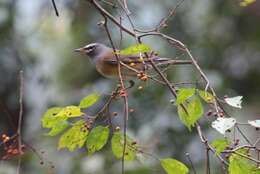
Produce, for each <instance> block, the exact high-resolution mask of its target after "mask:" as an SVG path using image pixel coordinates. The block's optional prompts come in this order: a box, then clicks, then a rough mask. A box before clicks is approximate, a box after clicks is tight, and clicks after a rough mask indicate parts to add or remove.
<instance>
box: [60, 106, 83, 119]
mask: <svg viewBox="0 0 260 174" xmlns="http://www.w3.org/2000/svg"><path fill="white" fill-rule="evenodd" d="M82 115H84V112H81V110H80V108H79V107H78V106H66V107H65V108H63V109H62V110H61V111H60V112H59V113H58V114H57V115H56V117H64V116H65V117H68V118H70V117H80V116H82Z"/></svg>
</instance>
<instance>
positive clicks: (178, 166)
mask: <svg viewBox="0 0 260 174" xmlns="http://www.w3.org/2000/svg"><path fill="white" fill-rule="evenodd" d="M160 162H161V165H162V167H163V169H164V170H165V171H166V172H167V174H187V173H188V172H189V169H188V168H187V167H186V165H184V164H183V163H182V162H180V161H178V160H176V159H172V158H166V159H161V160H160Z"/></svg>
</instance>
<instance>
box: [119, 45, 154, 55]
mask: <svg viewBox="0 0 260 174" xmlns="http://www.w3.org/2000/svg"><path fill="white" fill-rule="evenodd" d="M151 50H152V49H151V47H150V46H149V45H146V44H136V45H132V46H130V47H128V48H126V49H123V50H120V51H118V52H117V54H121V55H129V54H140V53H145V52H150V51H151Z"/></svg>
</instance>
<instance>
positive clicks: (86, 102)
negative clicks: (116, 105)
mask: <svg viewBox="0 0 260 174" xmlns="http://www.w3.org/2000/svg"><path fill="white" fill-rule="evenodd" d="M99 97H100V95H99V94H98V93H92V94H90V95H88V96H86V97H85V98H83V99H82V100H81V101H80V104H79V107H80V108H82V109H86V108H88V107H90V106H92V105H93V104H95V103H96V102H97V101H98V99H99Z"/></svg>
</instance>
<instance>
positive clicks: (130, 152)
mask: <svg viewBox="0 0 260 174" xmlns="http://www.w3.org/2000/svg"><path fill="white" fill-rule="evenodd" d="M132 142H133V141H132V140H131V139H130V138H129V137H128V136H127V137H126V148H125V155H124V159H125V160H126V161H132V160H134V159H135V156H136V151H135V150H134V149H133V148H131V146H132ZM111 143H112V151H113V154H114V155H115V157H117V158H122V157H123V149H124V135H123V134H122V133H121V132H115V133H114V134H113V137H112V141H111Z"/></svg>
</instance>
